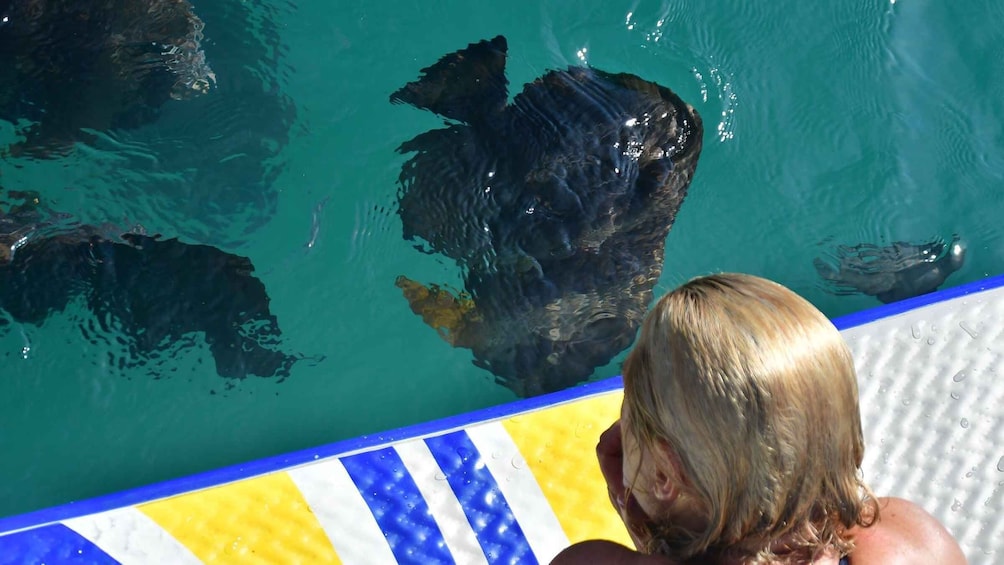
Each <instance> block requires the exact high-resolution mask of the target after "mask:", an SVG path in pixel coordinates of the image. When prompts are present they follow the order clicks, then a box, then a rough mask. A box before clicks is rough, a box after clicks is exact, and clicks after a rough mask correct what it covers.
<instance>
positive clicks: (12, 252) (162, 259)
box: [0, 193, 298, 378]
mask: <svg viewBox="0 0 1004 565" xmlns="http://www.w3.org/2000/svg"><path fill="white" fill-rule="evenodd" d="M11 196H13V197H22V196H27V197H28V198H22V200H25V203H24V204H19V205H16V206H11V207H10V209H9V210H8V212H6V213H3V212H0V331H3V328H4V326H5V325H9V324H10V323H11V322H12V321H13V322H18V323H27V324H41V323H42V322H43V321H44V320H45V319H46V318H47V317H48V316H49V315H50V314H52V313H53V312H58V311H62V310H64V309H65V308H66V307H67V305H68V304H69V303H70V302H71V301H72V300H73V299H74V298H75V297H77V296H82V297H83V298H84V301H85V303H86V305H87V307H88V308H89V309H90V310H91V311H92V312H93V314H94V319H95V320H96V322H97V324H99V325H100V326H101V327H102V329H103V330H104V331H115V332H118V333H119V334H121V335H122V336H124V338H125V339H126V340H128V341H127V342H128V345H129V355H130V356H133V358H131V359H128V360H126V361H125V363H126V364H127V365H129V364H135V363H142V362H143V360H144V358H145V357H147V356H149V355H151V354H153V353H156V352H158V351H160V350H163V349H166V348H169V347H171V346H172V345H174V344H176V343H178V342H179V341H180V340H181V339H182V338H183V337H185V336H187V335H190V334H193V333H201V334H203V335H204V336H205V340H206V343H207V344H208V345H209V349H210V351H211V353H212V355H213V357H214V359H215V361H216V371H217V373H219V374H220V376H223V377H227V378H244V377H246V376H248V375H258V376H262V377H272V376H275V377H279V378H285V377H286V376H288V375H289V371H290V369H291V367H292V365H293V364H294V363H295V362H296V361H297V359H298V357H296V356H294V355H289V354H286V353H283V352H282V351H280V350H279V341H280V337H281V335H280V331H279V325H278V322H277V320H276V317H275V316H274V315H273V314H272V313H271V312H270V311H269V298H268V295H267V294H266V292H265V286H264V285H263V284H262V282H261V281H260V280H259V279H257V278H255V277H254V276H253V275H252V272H253V271H254V266H253V265H252V264H251V261H250V260H249V259H248V258H247V257H241V256H238V255H232V254H230V253H226V252H223V251H221V250H219V249H217V248H215V247H209V246H206V245H191V244H186V243H182V242H180V241H178V240H177V239H160V238H159V237H158V236H148V235H144V234H140V233H125V234H122V235H121V236H119V237H110V236H108V235H107V233H108V229H105V228H99V227H95V226H86V225H79V224H76V225H66V222H61V221H53V220H52V219H51V218H56V217H57V216H56V215H55V214H43V213H42V212H41V211H40V208H39V205H38V201H37V197H35V196H34V195H31V194H28V193H20V194H19V193H11ZM4 313H6V316H4V315H3V314H4ZM110 327H111V328H114V330H111V329H110ZM88 331H90V330H88Z"/></svg>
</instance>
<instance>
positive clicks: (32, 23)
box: [0, 0, 216, 157]
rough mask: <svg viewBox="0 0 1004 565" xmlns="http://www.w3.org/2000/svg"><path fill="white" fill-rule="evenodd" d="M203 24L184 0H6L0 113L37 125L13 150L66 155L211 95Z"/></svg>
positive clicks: (0, 19)
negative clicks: (174, 105) (97, 133)
mask: <svg viewBox="0 0 1004 565" xmlns="http://www.w3.org/2000/svg"><path fill="white" fill-rule="evenodd" d="M203 27H204V25H203V22H202V20H201V19H199V17H198V16H197V15H196V14H195V13H194V11H193V8H192V5H191V4H190V3H189V2H188V1H187V0H93V1H89V2H82V1H81V0H0V118H2V119H5V120H8V121H11V122H12V123H17V122H18V121H19V120H28V121H29V122H32V123H31V125H29V126H27V127H26V128H24V129H23V130H22V131H21V133H22V134H23V135H24V136H25V140H24V141H23V142H21V143H19V144H17V145H16V146H14V147H12V148H11V151H12V152H13V153H15V154H18V153H28V154H32V155H35V156H41V157H45V156H49V155H51V154H53V153H57V154H58V153H62V152H65V151H66V150H67V149H68V148H69V146H70V145H72V143H73V142H74V141H76V140H78V139H80V138H81V137H83V136H86V130H88V129H90V130H101V131H105V130H110V129H119V128H134V127H138V126H139V125H142V124H144V123H147V122H150V121H152V120H153V119H154V118H156V116H157V113H158V111H159V108H160V107H161V105H162V104H164V103H165V102H167V101H168V100H171V99H175V100H183V99H188V98H193V97H195V96H199V95H202V94H205V93H206V92H208V91H209V89H210V88H211V86H212V85H213V84H215V82H216V75H215V74H214V73H213V71H212V69H211V68H210V67H209V65H208V64H207V63H206V57H205V54H204V53H203V50H202V39H203V35H202V30H203Z"/></svg>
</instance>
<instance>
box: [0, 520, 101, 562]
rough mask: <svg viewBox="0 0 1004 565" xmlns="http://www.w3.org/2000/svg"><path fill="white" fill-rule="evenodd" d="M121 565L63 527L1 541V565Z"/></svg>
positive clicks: (20, 534)
mask: <svg viewBox="0 0 1004 565" xmlns="http://www.w3.org/2000/svg"><path fill="white" fill-rule="evenodd" d="M42 563H44V564H45V565H118V561H115V560H114V559H112V558H111V557H109V556H108V554H107V553H105V552H104V551H101V549H100V548H98V546H96V545H94V544H93V543H91V542H90V541H89V540H87V539H85V538H84V537H83V536H81V535H80V534H78V533H77V532H75V531H73V530H71V529H70V528H67V527H66V526H64V525H62V524H51V525H48V526H42V527H41V528H35V529H33V530H24V531H21V532H17V533H14V534H7V535H5V536H3V537H0V565H36V564H37V565H41V564H42Z"/></svg>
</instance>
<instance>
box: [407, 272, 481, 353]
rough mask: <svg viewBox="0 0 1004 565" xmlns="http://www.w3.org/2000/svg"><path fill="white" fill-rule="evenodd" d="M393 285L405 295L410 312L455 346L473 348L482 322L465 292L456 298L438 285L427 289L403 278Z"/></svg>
mask: <svg viewBox="0 0 1004 565" xmlns="http://www.w3.org/2000/svg"><path fill="white" fill-rule="evenodd" d="M394 284H395V285H396V286H397V287H398V288H400V289H401V290H402V291H403V292H404V297H405V298H406V299H407V300H408V305H409V306H411V311H412V312H414V313H416V314H418V315H419V316H421V317H422V321H424V322H425V323H426V324H428V325H429V327H431V328H432V329H434V330H436V332H437V333H439V337H441V338H443V340H445V341H446V342H447V343H449V344H450V345H452V346H454V347H466V348H471V347H472V345H473V344H474V341H473V340H474V339H475V336H476V335H477V332H474V331H471V330H472V329H473V328H474V327H475V326H477V325H478V324H479V323H480V322H481V315H480V314H479V313H478V311H477V310H476V309H475V305H474V300H473V299H472V298H471V297H470V296H468V295H467V294H465V293H462V292H461V293H457V294H456V295H454V294H453V293H452V292H450V291H449V290H447V289H444V288H441V287H440V286H439V285H429V286H425V285H424V284H422V283H420V282H416V281H413V280H411V279H409V278H408V277H406V276H404V275H401V276H399V277H397V280H396V281H394Z"/></svg>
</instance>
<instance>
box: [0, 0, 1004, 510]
mask: <svg viewBox="0 0 1004 565" xmlns="http://www.w3.org/2000/svg"><path fill="white" fill-rule="evenodd" d="M228 2H233V3H235V4H240V5H242V6H249V7H250V11H249V12H247V13H244V12H238V13H237V14H238V15H240V16H242V17H246V18H247V19H248V20H250V21H251V22H252V23H253V24H254V25H248V24H247V23H246V22H242V21H239V20H238V19H236V16H234V15H233V14H231V13H229V12H225V10H223V11H221V9H220V8H219V7H218V5H225V4H227V3H228ZM193 3H194V4H195V6H196V10H197V11H200V10H205V11H206V12H210V11H211V10H216V11H217V12H219V13H218V14H216V17H209V16H210V14H208V13H207V14H206V15H205V16H204V19H205V20H206V29H205V35H206V53H207V57H208V58H209V60H210V64H215V68H216V70H217V73H218V74H219V75H220V84H219V86H218V89H217V90H216V91H213V92H212V93H211V94H210V97H212V96H221V98H220V99H221V100H222V99H224V98H223V97H226V96H230V98H229V99H227V100H228V102H227V103H222V102H221V103H219V104H215V105H214V104H213V103H212V102H205V101H204V102H201V105H196V106H189V107H187V108H186V107H184V106H183V103H181V102H178V103H172V104H171V105H169V107H168V108H167V109H166V110H165V113H164V116H162V118H161V121H160V122H158V123H157V124H154V125H152V126H148V127H146V128H144V130H143V131H142V132H139V133H129V134H127V133H121V134H116V133H110V134H108V135H107V136H103V137H99V138H98V140H97V141H95V142H93V143H90V144H88V145H86V146H79V147H77V148H76V149H75V150H74V152H73V153H72V154H70V155H68V156H66V157H62V158H59V159H52V160H46V161H31V160H27V159H20V158H14V157H10V156H7V157H3V158H2V159H0V184H2V185H3V187H4V188H6V189H8V190H14V189H18V190H37V191H38V192H39V193H41V195H42V196H43V198H44V199H45V200H46V201H47V203H48V204H49V205H50V206H52V208H54V209H58V210H60V211H63V212H68V213H71V214H73V215H74V216H75V217H76V218H78V219H80V220H81V221H86V222H89V223H103V222H113V223H116V224H119V225H133V224H141V225H143V226H144V227H145V228H146V229H147V230H148V231H149V232H151V233H154V232H159V233H163V234H165V235H167V236H179V237H181V238H182V239H183V240H184V241H187V242H192V243H206V244H211V245H216V246H219V247H221V248H223V249H226V250H227V251H230V252H233V253H238V254H242V255H247V256H249V257H250V258H251V259H252V261H253V262H254V264H255V266H256V268H257V274H258V275H259V276H260V277H261V279H262V280H263V281H264V283H265V285H266V287H267V289H268V291H269V295H270V296H271V299H272V301H271V307H272V311H273V313H275V314H276V316H277V317H278V320H279V324H280V326H281V328H282V330H283V340H284V345H285V347H286V348H287V349H289V350H292V351H297V352H300V353H302V354H304V355H307V356H310V357H311V359H309V360H306V361H304V362H301V363H299V364H297V365H296V366H295V367H294V369H293V372H292V375H291V376H290V377H289V378H288V379H286V380H285V381H283V382H276V380H274V379H259V378H249V379H246V380H243V381H240V382H237V383H236V385H235V386H231V387H227V386H226V384H225V383H224V382H223V379H222V378H221V377H219V376H217V375H216V373H215V371H214V370H213V362H212V358H211V357H210V356H209V354H208V351H207V348H206V347H204V346H201V345H195V346H187V347H178V348H175V350H173V351H172V352H171V353H170V354H168V355H166V356H165V357H163V358H161V359H158V360H157V361H156V362H155V363H154V362H151V363H150V364H148V365H146V366H139V367H133V368H131V369H122V368H120V367H119V364H118V363H117V362H116V360H117V359H119V358H120V356H121V352H120V351H118V350H117V349H116V342H115V340H114V336H104V337H101V336H99V337H97V338H95V337H94V336H93V335H91V336H90V338H85V337H84V336H83V335H82V333H81V329H80V326H81V324H82V323H84V322H82V320H86V318H87V316H88V313H87V312H85V311H84V310H83V309H82V308H79V307H71V308H69V309H68V310H67V312H65V313H62V314H58V315H53V316H51V317H50V318H49V319H47V320H46V321H45V323H44V324H42V325H41V326H34V325H17V324H15V325H14V326H13V327H12V328H11V329H9V331H7V332H6V334H5V335H2V336H0V364H2V365H0V367H2V368H0V515H9V514H14V513H19V512H25V511H30V510H34V509H38V508H41V507H44V506H48V505H53V504H58V503H63V502H67V501H71V500H78V499H80V498H83V497H89V496H94V495H99V494H103V493H107V492H111V491H114V490H119V489H123V488H128V487H133V486H138V485H141V484H146V483H150V482H153V481H160V480H165V479H169V478H172V477H178V476H182V475H185V474H190V473H195V472H199V471H204V470H208V469H211V468H215V467H219V466H222V465H228V464H233V463H237V462H240V461H245V460H249V459H253V458H259V457H263V456H268V455H273V454H277V453H281V452H285V451H290V450H295V449H300V448H305V447H309V446H312V445H317V444H321V443H325V442H331V441H335V440H339V439H344V438H348V437H352V436H356V435H360V434H363V433H369V432H374V431H378V430H382V429H387V428H391V427H397V426H402V425H407V424H412V423H416V422H420V421H424V420H428V419H432V418H437V417H442V416H447V415H451V414H456V413H460V412H463V411H468V410H471V409H475V408H480V407H484V406H489V405H493V404H498V403H502V402H506V401H509V400H512V399H513V398H514V395H513V394H512V393H511V392H510V391H508V390H507V389H505V388H503V387H501V386H499V385H497V384H495V383H494V382H493V379H492V377H491V375H490V374H489V373H487V372H486V371H483V370H481V369H478V368H476V367H474V366H473V365H472V364H471V355H470V353H469V352H468V351H466V350H460V349H452V348H450V347H449V346H448V345H447V344H446V343H445V342H443V341H442V340H441V339H439V337H438V336H437V335H436V334H435V332H433V331H432V330H430V329H429V328H428V327H426V326H425V325H424V324H423V323H422V321H421V320H420V319H419V318H418V317H416V316H415V315H414V314H412V313H411V311H410V310H409V308H408V305H407V303H406V302H405V301H404V299H403V298H402V297H401V294H400V291H399V290H398V289H397V288H395V286H394V279H395V277H397V276H398V275H399V274H404V273H407V274H408V275H409V276H410V277H411V278H414V279H418V280H422V281H428V282H446V283H454V284H456V283H458V282H459V276H458V273H457V269H456V268H455V267H454V266H452V265H450V264H449V263H447V262H445V261H444V260H442V259H440V258H438V257H436V256H430V255H423V254H420V253H418V252H417V251H415V250H414V249H413V248H412V245H411V243H409V242H406V241H404V240H403V239H402V237H401V226H400V222H399V220H398V218H397V216H396V215H395V214H394V205H395V198H396V194H397V189H398V186H397V175H398V171H399V168H400V166H401V164H402V162H403V160H404V158H403V157H402V156H401V155H399V154H397V153H396V152H395V148H396V147H397V146H398V145H399V144H400V143H401V142H402V141H405V140H407V139H410V138H411V137H413V136H414V135H416V134H417V133H420V132H422V131H425V130H428V129H430V128H433V127H437V126H438V125H439V124H440V123H441V121H440V120H439V119H437V118H436V117H434V116H433V115H431V114H429V113H426V112H420V111H417V110H415V109H413V108H410V107H406V106H393V105H391V104H390V103H389V102H388V96H389V94H390V93H391V92H393V91H394V90H396V89H397V88H399V87H400V86H402V85H403V84H404V83H405V82H408V81H411V80H414V79H415V78H416V77H417V74H418V70H419V69H420V68H422V67H425V66H427V65H429V64H431V63H432V62H434V61H435V60H436V59H438V58H439V57H440V56H442V55H444V54H446V53H448V52H452V51H454V50H456V49H459V48H461V47H463V46H465V45H467V44H468V43H470V42H473V41H477V40H479V39H483V38H490V37H493V36H495V35H497V34H503V35H505V36H506V37H507V38H508V41H509V59H508V76H509V81H510V85H511V87H510V91H511V93H513V92H515V91H518V90H519V89H520V88H521V85H522V84H524V83H526V82H528V81H531V80H533V79H534V78H536V77H538V76H540V75H541V74H542V73H543V72H544V71H546V70H547V69H553V68H560V67H565V66H567V65H578V64H588V65H592V66H595V67H597V68H600V69H603V70H606V71H612V72H629V73H634V74H637V75H639V76H641V77H643V78H645V79H648V80H651V81H655V82H658V83H660V84H662V85H665V86H667V87H669V88H671V89H673V90H674V91H676V92H677V93H678V94H680V96H681V97H683V98H684V99H685V100H686V101H688V102H690V103H691V104H693V105H694V106H695V107H696V108H697V109H698V111H699V112H700V113H701V114H702V116H703V118H704V121H705V128H706V132H705V141H704V151H703V154H702V157H701V161H700V165H699V167H698V172H697V176H696V178H695V180H694V181H693V183H692V185H691V187H690V191H689V194H688V197H687V199H686V201H685V202H684V205H683V207H682V208H681V210H680V213H679V217H678V219H677V222H676V224H675V225H674V227H673V229H672V231H671V232H670V234H669V238H668V240H667V246H666V260H665V268H664V273H663V277H662V279H661V281H660V284H659V287H658V288H657V290H658V291H659V292H660V293H661V292H665V290H667V289H669V288H672V287H673V286H675V285H676V284H679V283H680V282H682V281H685V280H686V279H688V278H690V277H692V276H695V275H698V274H703V273H707V272H710V271H720V270H727V271H745V272H750V273H755V274H759V275H763V276H766V277H769V278H773V279H775V280H778V281H779V282H782V283H784V284H786V285H788V286H789V287H791V288H793V289H794V290H796V291H798V292H800V293H802V294H803V295H805V296H806V297H808V298H809V299H810V300H811V301H813V302H814V303H815V304H816V305H818V306H819V307H820V308H821V309H823V310H824V311H825V312H826V313H827V314H829V315H840V314H845V313H848V312H852V311H856V310H860V309H863V308H866V307H869V306H873V305H875V304H877V301H876V300H875V299H873V298H869V297H865V296H834V295H832V294H829V293H827V292H826V291H825V290H824V289H823V288H822V287H821V286H820V282H819V280H818V276H817V274H816V271H815V269H814V268H813V264H812V259H813V258H814V257H817V256H820V255H823V254H825V253H827V252H828V251H830V250H832V249H833V248H834V247H835V246H837V245H841V244H846V245H855V244H858V243H866V242H867V243H888V242H892V241H896V240H907V241H921V240H926V239H931V238H934V237H939V236H940V237H945V238H948V237H951V236H952V234H958V235H959V236H960V237H961V238H962V239H963V240H964V241H965V242H966V244H967V246H968V256H967V262H966V265H965V267H964V268H963V269H962V270H961V271H959V272H958V273H955V274H954V275H953V276H952V277H951V278H950V279H949V281H948V285H957V284H961V283H963V282H968V281H972V280H976V279H979V278H982V277H984V276H987V275H992V274H998V273H1001V272H1004V229H1002V228H1001V221H1000V220H1001V218H1002V217H1004V200H1002V199H1001V198H1000V197H999V196H998V194H999V193H1000V191H1001V187H1002V181H1004V73H1002V72H1001V67H1000V62H1001V61H1002V60H1004V31H1002V30H1004V28H1001V26H1000V25H999V22H1001V21H1004V4H1001V3H999V2H993V1H990V0H973V1H971V2H966V3H944V2H940V3H939V2H934V1H924V0H899V1H893V2H889V1H879V0H874V1H861V0H858V1H852V2H838V3H806V2H795V1H792V0H784V1H777V2H770V3H767V2H761V3H752V2H743V1H738V0H736V1H731V0H722V1H712V2H702V1H689V2H687V1H663V2H645V1H635V2H598V1H595V0H593V1H560V2H559V1H544V2H529V1H526V0H514V1H510V2H505V3H489V2H477V1H473V2H472V1H467V0H464V1H459V0H458V1H428V2H391V3H383V4H380V3H373V2H347V1H336V2H321V1H318V0H304V1H302V2H295V3H292V2H285V3H279V2H274V3H262V2H261V1H260V0H255V1H251V2H243V3H238V2H236V0H220V1H219V2H218V3H216V5H214V6H212V7H204V8H200V6H201V5H202V4H203V3H201V2H199V1H198V0H193ZM227 26H245V27H242V28H240V29H250V30H251V33H252V35H253V36H254V37H255V38H258V39H260V40H261V42H262V43H263V44H266V45H268V48H267V49H258V50H255V49H252V48H250V47H248V44H247V42H246V41H245V40H242V39H240V38H238V37H236V36H235V34H234V33H233V29H237V28H236V27H233V28H228V27H227ZM232 36H233V37H232ZM214 38H215V39H214ZM214 57H216V61H218V62H219V63H218V64H216V63H214ZM242 57H244V58H248V57H250V58H252V59H253V60H252V62H251V63H248V62H247V61H246V60H243V59H242ZM263 59H267V60H268V61H269V63H268V65H265V66H263V67H262V69H258V70H256V71H255V72H253V73H246V75H247V76H251V77H257V78H259V79H260V82H261V84H258V83H256V82H254V81H253V80H252V81H250V83H251V84H250V86H249V84H248V81H245V82H241V81H240V80H237V79H229V80H228V78H227V77H226V76H225V75H224V73H223V72H222V70H223V69H238V70H239V69H241V68H245V67H247V66H248V65H251V66H253V65H254V61H261V60H263ZM232 76H233V75H232ZM262 77H264V78H262ZM242 80H243V79H242ZM247 92H250V93H252V94H248V95H247V97H248V100H249V101H248V103H247V104H243V105H242V104H239V103H234V102H233V101H234V100H237V101H240V100H242V98H241V96H244V95H243V94H241V93H247ZM260 95H267V96H268V97H271V98H270V99H276V98H281V99H283V100H285V101H286V102H287V103H288V105H289V107H287V106H284V105H283V104H277V105H274V106H269V105H268V104H263V103H260V102H258V101H257V99H256V98H255V96H260ZM192 108H198V109H199V111H200V112H208V113H209V114H207V115H211V117H213V118H215V119H216V122H219V123H221V124H223V125H221V126H220V130H219V133H218V135H216V136H215V137H213V140H214V142H219V143H223V144H227V143H231V142H232V143H233V144H234V146H235V147H237V148H235V149H233V160H232V159H231V158H230V156H225V157H224V158H222V159H218V165H215V166H214V164H213V163H211V162H197V164H195V165H191V164H185V163H187V161H185V159H186V158H188V157H189V156H191V155H198V154H200V152H201V151H203V150H204V148H203V146H202V145H200V143H199V142H198V141H197V136H196V135H195V134H193V133H191V130H192V128H194V127H195V126H193V125H192V124H198V123H204V122H205V121H206V120H205V116H200V115H197V114H194V113H193V112H194V110H192ZM255 112H258V114H256V113H255ZM280 112H281V113H283V116H284V117H283V118H282V119H278V118H277V116H276V114H277V113H280ZM242 113H243V114H242ZM259 114H261V115H259ZM241 119H244V120H251V121H252V122H253V123H255V124H259V125H260V124H267V123H272V122H276V123H279V124H280V125H281V127H280V129H282V130H283V132H285V133H280V134H274V132H271V130H269V128H268V127H265V126H264V125H263V126H262V128H261V129H262V130H263V131H266V133H267V135H273V134H274V135H275V137H277V138H279V141H278V142H277V146H276V147H277V150H276V152H275V154H274V155H268V156H266V157H262V156H255V155H251V156H250V157H249V156H248V155H247V154H246V153H243V152H242V150H241V149H239V147H238V140H239V139H241V138H242V136H245V137H246V136H252V137H254V136H260V135H266V133H261V132H260V131H258V129H256V128H254V127H252V128H250V129H249V128H245V127H244V126H233V127H231V126H230V125H228V124H239V123H241ZM208 122H209V123H216V122H214V121H213V120H208ZM190 126H191V127H190ZM214 127H215V126H214ZM12 128H13V126H12V125H11V124H5V123H3V122H0V141H3V142H4V143H6V142H9V141H10V139H11V136H12V135H13V134H12ZM269 132H271V133H269ZM151 140H157V141H151ZM164 140H170V141H171V143H170V144H166V143H165V142H164ZM168 145H169V148H170V151H173V152H175V153H176V155H174V156H173V157H170V158H169V157H166V156H161V153H159V152H161V151H165V152H166V151H168V149H164V147H167V146H168ZM165 155H166V153H165ZM170 159H173V161H171V162H177V163H182V164H180V165H176V166H175V170H184V171H187V172H186V173H184V174H180V173H179V174H174V176H172V174H173V173H171V172H170V171H167V172H165V170H166V169H170V167H168V166H167V165H163V164H164V163H165V162H167V161H169V160H170ZM240 159H250V160H251V161H253V163H252V164H253V165H255V166H257V168H255V166H252V167H250V168H249V167H247V166H242V167H235V166H230V165H228V163H231V164H232V163H233V162H234V160H236V161H238V162H239V161H240ZM162 165H163V166H162ZM195 169H199V170H200V171H204V172H206V175H207V176H206V177H205V178H203V177H199V178H200V179H201V180H199V181H198V182H194V181H193V182H189V180H188V179H191V178H194V177H193V176H192V174H190V173H191V171H193V170H195ZM249 171H250V172H249ZM210 173H211V174H210ZM213 175H230V176H229V177H224V176H217V177H214V176H213ZM242 175H243V176H242ZM245 176H246V177H248V178H245ZM265 177H267V179H265V181H263V180H262V178H265ZM228 183H229V184H228ZM224 185H228V186H231V185H232V186H236V187H238V188H237V189H229V190H223V189H222V188H218V187H221V186H224ZM262 186H264V187H265V188H262ZM256 190H259V191H260V190H267V191H269V193H270V194H272V197H271V199H269V198H264V197H263V198H256V197H255V196H254V195H255V194H257V193H256V192H255V191H256ZM242 191H244V192H242ZM248 194H251V195H252V196H251V197H248V196H247V195H248ZM195 343H198V340H195ZM622 357H623V355H622V356H620V357H618V358H617V359H615V361H614V362H613V363H611V364H610V365H609V366H607V367H603V368H600V369H598V370H597V372H596V374H595V375H594V378H602V377H607V376H611V375H615V374H617V372H618V367H619V361H620V359H621V358H622Z"/></svg>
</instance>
